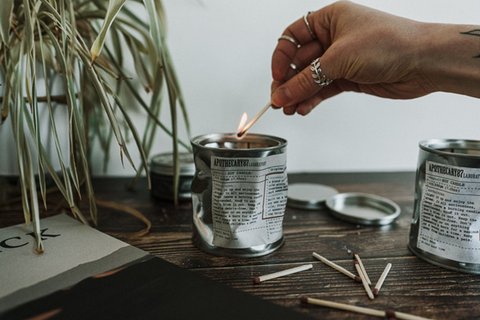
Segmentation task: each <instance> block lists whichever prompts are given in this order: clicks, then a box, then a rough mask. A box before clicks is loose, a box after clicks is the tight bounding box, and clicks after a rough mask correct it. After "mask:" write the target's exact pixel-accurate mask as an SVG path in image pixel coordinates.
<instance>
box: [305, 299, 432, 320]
mask: <svg viewBox="0 0 480 320" xmlns="http://www.w3.org/2000/svg"><path fill="white" fill-rule="evenodd" d="M300 301H301V302H302V303H305V304H314V305H318V306H322V307H329V308H334V309H340V310H346V311H352V312H356V313H361V314H366V315H370V316H376V317H381V318H385V317H388V318H396V319H403V320H431V319H428V318H424V317H419V316H415V315H412V314H408V313H403V312H396V311H392V310H388V311H382V310H376V309H371V308H364V307H357V306H352V305H349V304H344V303H338V302H333V301H327V300H321V299H313V298H308V297H305V296H302V297H300Z"/></svg>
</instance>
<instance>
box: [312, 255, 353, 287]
mask: <svg viewBox="0 0 480 320" xmlns="http://www.w3.org/2000/svg"><path fill="white" fill-rule="evenodd" d="M313 256H314V257H315V258H317V259H318V260H320V261H322V262H323V263H325V264H326V265H329V266H330V267H332V268H333V269H335V270H337V271H340V272H341V273H343V274H344V275H346V276H348V277H350V278H352V279H353V280H355V281H357V282H362V279H361V278H360V277H358V276H356V275H354V274H353V273H351V272H350V271H348V270H346V269H344V268H342V267H340V266H339V265H338V264H335V263H333V262H332V261H330V260H328V259H327V258H324V257H322V256H321V255H319V254H318V253H316V252H314V253H313Z"/></svg>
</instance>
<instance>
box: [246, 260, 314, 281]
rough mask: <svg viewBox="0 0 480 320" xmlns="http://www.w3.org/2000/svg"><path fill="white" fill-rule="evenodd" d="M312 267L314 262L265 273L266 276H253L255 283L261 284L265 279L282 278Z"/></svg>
mask: <svg viewBox="0 0 480 320" xmlns="http://www.w3.org/2000/svg"><path fill="white" fill-rule="evenodd" d="M312 268H313V265H312V264H306V265H303V266H299V267H295V268H291V269H287V270H283V271H279V272H275V273H271V274H267V275H264V276H260V277H254V278H253V283H255V284H259V283H261V282H263V281H267V280H271V279H275V278H280V277H283V276H287V275H289V274H292V273H297V272H301V271H305V270H308V269H312Z"/></svg>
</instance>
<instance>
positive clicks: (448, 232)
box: [408, 139, 480, 274]
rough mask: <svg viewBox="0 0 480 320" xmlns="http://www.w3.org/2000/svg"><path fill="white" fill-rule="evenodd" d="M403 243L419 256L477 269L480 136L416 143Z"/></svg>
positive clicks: (454, 267)
mask: <svg viewBox="0 0 480 320" xmlns="http://www.w3.org/2000/svg"><path fill="white" fill-rule="evenodd" d="M419 147H420V152H419V157H418V168H417V176H416V183H415V205H414V213H413V219H412V224H411V228H410V238H409V242H408V247H409V249H410V251H412V252H413V253H414V254H415V255H417V256H418V257H419V258H421V259H423V260H425V261H427V262H430V263H432V264H434V265H437V266H440V267H443V268H446V269H452V270H456V271H461V272H466V273H474V274H480V249H479V248H480V237H479V229H480V141H476V140H456V139H430V140H424V141H421V142H420V143H419Z"/></svg>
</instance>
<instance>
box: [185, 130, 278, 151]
mask: <svg viewBox="0 0 480 320" xmlns="http://www.w3.org/2000/svg"><path fill="white" fill-rule="evenodd" d="M258 139H264V140H265V141H266V142H270V144H271V145H268V146H265V147H258V148H249V149H236V148H219V147H212V146H206V144H208V143H216V142H234V143H237V142H247V143H248V142H255V143H258ZM190 143H191V144H192V145H194V146H195V147H197V148H199V149H203V150H217V151H225V150H235V151H237V152H243V151H245V152H250V151H255V150H262V151H266V150H275V149H278V148H281V147H285V146H286V145H287V140H285V139H283V138H280V137H276V136H270V135H265V134H258V133H247V134H245V135H244V136H243V137H242V138H238V137H237V134H236V133H209V134H203V135H199V136H196V137H194V138H192V139H191V140H190Z"/></svg>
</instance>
